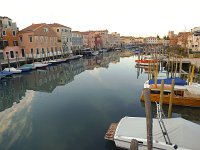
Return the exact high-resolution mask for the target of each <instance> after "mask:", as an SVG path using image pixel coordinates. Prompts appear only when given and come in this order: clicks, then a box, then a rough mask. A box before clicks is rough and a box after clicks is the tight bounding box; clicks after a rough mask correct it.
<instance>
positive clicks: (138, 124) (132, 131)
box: [114, 117, 200, 150]
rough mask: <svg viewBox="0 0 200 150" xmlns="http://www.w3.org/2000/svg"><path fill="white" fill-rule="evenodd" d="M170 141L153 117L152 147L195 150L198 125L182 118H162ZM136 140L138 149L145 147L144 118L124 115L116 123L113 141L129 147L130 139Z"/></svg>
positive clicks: (198, 130)
mask: <svg viewBox="0 0 200 150" xmlns="http://www.w3.org/2000/svg"><path fill="white" fill-rule="evenodd" d="M162 121H163V123H164V126H165V128H166V131H167V133H166V134H167V135H168V137H169V140H170V143H169V142H166V137H165V136H166V135H165V133H163V130H162V129H161V127H160V123H159V121H158V119H153V134H152V135H153V149H167V150H174V149H177V150H186V149H193V150H197V149H199V147H200V143H199V139H200V125H198V124H195V123H193V122H190V121H187V120H185V119H183V118H170V119H162ZM132 139H135V140H137V141H138V144H139V145H138V146H139V147H138V149H139V150H141V149H147V131H146V118H142V117H124V118H122V119H121V120H120V122H119V124H118V125H117V128H116V131H115V134H114V142H115V144H116V146H117V147H120V148H125V149H129V148H130V143H131V140H132Z"/></svg>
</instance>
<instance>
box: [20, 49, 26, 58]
mask: <svg viewBox="0 0 200 150" xmlns="http://www.w3.org/2000/svg"><path fill="white" fill-rule="evenodd" d="M21 52H22V57H25V51H24V49H21Z"/></svg>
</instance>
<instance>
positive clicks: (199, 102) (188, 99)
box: [140, 78, 200, 107]
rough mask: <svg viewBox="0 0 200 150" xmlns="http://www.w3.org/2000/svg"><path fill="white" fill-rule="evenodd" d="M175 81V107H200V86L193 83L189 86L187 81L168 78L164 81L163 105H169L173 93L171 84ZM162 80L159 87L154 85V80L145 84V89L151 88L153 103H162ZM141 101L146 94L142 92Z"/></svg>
mask: <svg viewBox="0 0 200 150" xmlns="http://www.w3.org/2000/svg"><path fill="white" fill-rule="evenodd" d="M173 79H174V84H175V85H174V96H173V101H172V104H173V105H179V106H190V107H200V91H199V90H198V89H200V85H199V84H197V83H192V84H191V85H187V82H186V81H185V80H182V79H180V78H168V79H163V80H164V95H163V104H169V101H170V93H171V83H172V80H173ZM161 81H162V79H158V80H157V85H155V84H154V80H148V81H146V82H145V83H144V88H150V89H151V92H150V100H151V102H159V101H160V88H161ZM140 100H141V101H144V94H143V92H142V94H141V96H140Z"/></svg>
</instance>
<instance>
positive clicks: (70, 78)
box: [0, 52, 200, 150]
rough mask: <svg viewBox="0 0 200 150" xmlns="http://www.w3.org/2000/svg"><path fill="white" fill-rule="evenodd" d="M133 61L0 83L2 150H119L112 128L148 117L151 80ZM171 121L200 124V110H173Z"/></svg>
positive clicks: (58, 69)
mask: <svg viewBox="0 0 200 150" xmlns="http://www.w3.org/2000/svg"><path fill="white" fill-rule="evenodd" d="M135 59H137V56H127V57H124V55H123V53H121V52H110V53H106V54H104V55H101V56H98V57H93V58H89V59H78V60H72V61H70V62H67V63H63V64H59V65H56V66H50V67H48V68H46V69H43V70H35V71H32V72H30V73H26V74H22V75H15V76H14V77H13V78H10V79H4V80H1V81H0V150H115V149H116V147H115V145H114V143H112V142H108V141H106V140H104V134H105V132H106V131H107V129H108V127H109V125H110V124H111V123H113V122H119V120H120V119H121V118H122V117H124V116H134V117H145V109H144V104H143V103H141V102H140V94H141V91H142V89H143V83H144V81H145V80H147V78H148V75H147V74H145V73H144V72H143V70H140V69H138V68H135V61H134V60H135ZM164 110H165V112H167V106H165V107H164ZM155 112H156V108H155V104H153V113H154V115H155ZM173 117H184V118H186V119H188V120H191V121H194V122H197V123H200V110H199V108H189V107H173ZM133 132H134V131H133Z"/></svg>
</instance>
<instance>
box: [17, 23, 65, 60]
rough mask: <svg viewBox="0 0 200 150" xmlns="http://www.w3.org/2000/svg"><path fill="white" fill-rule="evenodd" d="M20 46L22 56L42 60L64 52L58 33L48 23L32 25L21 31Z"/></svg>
mask: <svg viewBox="0 0 200 150" xmlns="http://www.w3.org/2000/svg"><path fill="white" fill-rule="evenodd" d="M18 35H19V39H18V41H19V46H20V48H21V52H22V56H23V57H25V54H27V55H26V56H27V57H34V58H41V57H47V56H53V55H54V56H55V55H59V54H61V53H62V52H63V49H62V43H61V41H60V40H58V38H57V34H56V32H55V31H54V30H53V29H52V28H51V27H50V26H49V25H48V24H46V23H41V24H32V25H30V26H28V27H27V28H25V29H23V30H21V31H19V34H18Z"/></svg>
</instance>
